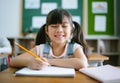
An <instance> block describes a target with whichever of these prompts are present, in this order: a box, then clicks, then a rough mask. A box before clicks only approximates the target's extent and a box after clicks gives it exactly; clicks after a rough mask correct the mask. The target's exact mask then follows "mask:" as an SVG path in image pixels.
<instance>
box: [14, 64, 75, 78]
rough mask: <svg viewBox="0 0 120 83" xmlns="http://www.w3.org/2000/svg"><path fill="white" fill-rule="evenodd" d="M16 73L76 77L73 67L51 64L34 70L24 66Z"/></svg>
mask: <svg viewBox="0 0 120 83" xmlns="http://www.w3.org/2000/svg"><path fill="white" fill-rule="evenodd" d="M15 75H28V76H65V77H66V76H67V77H74V76H75V70H74V69H73V68H62V67H55V66H49V67H45V68H43V69H42V70H32V69H29V68H23V69H21V70H18V71H16V72H15Z"/></svg>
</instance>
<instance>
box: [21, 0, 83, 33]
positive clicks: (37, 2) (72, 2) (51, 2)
mask: <svg viewBox="0 0 120 83" xmlns="http://www.w3.org/2000/svg"><path fill="white" fill-rule="evenodd" d="M55 8H63V9H66V10H68V11H69V12H70V13H71V15H72V17H73V20H75V21H77V22H78V23H80V24H81V25H82V11H83V0H22V22H21V24H22V26H21V31H22V33H25V34H26V33H31V32H32V33H37V32H38V30H39V28H40V26H42V25H43V24H45V20H46V15H47V14H48V12H49V11H50V10H52V9H55Z"/></svg>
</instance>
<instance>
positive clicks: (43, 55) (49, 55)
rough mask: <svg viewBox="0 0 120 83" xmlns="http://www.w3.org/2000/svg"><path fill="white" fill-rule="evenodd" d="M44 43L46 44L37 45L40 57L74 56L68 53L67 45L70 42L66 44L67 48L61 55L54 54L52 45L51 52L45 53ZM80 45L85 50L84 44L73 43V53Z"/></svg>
mask: <svg viewBox="0 0 120 83" xmlns="http://www.w3.org/2000/svg"><path fill="white" fill-rule="evenodd" d="M44 45H45V44H40V45H38V46H36V49H37V55H38V56H40V57H44V58H49V59H50V58H70V57H74V56H73V55H68V54H67V47H68V44H66V47H65V50H64V52H63V53H62V54H61V55H60V56H55V55H54V54H53V51H52V48H51V47H50V51H49V54H43V49H44ZM78 47H81V50H83V48H82V46H81V45H79V44H77V43H75V44H74V45H73V53H74V51H75V50H76V49H77V48H78Z"/></svg>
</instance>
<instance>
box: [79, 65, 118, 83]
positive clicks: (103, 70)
mask: <svg viewBox="0 0 120 83" xmlns="http://www.w3.org/2000/svg"><path fill="white" fill-rule="evenodd" d="M79 71H80V72H82V73H84V74H86V75H88V76H90V77H93V78H94V79H96V80H98V81H101V82H103V83H120V68H117V67H114V66H112V65H104V66H100V67H94V68H83V69H80V70H79Z"/></svg>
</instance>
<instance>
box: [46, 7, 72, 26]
mask: <svg viewBox="0 0 120 83" xmlns="http://www.w3.org/2000/svg"><path fill="white" fill-rule="evenodd" d="M65 16H66V17H67V18H68V19H70V15H69V13H68V12H66V11H64V10H58V9H57V10H53V11H51V12H50V13H49V14H48V17H47V20H46V23H47V24H46V25H47V26H48V25H51V24H62V21H63V18H64V17H65Z"/></svg>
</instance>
